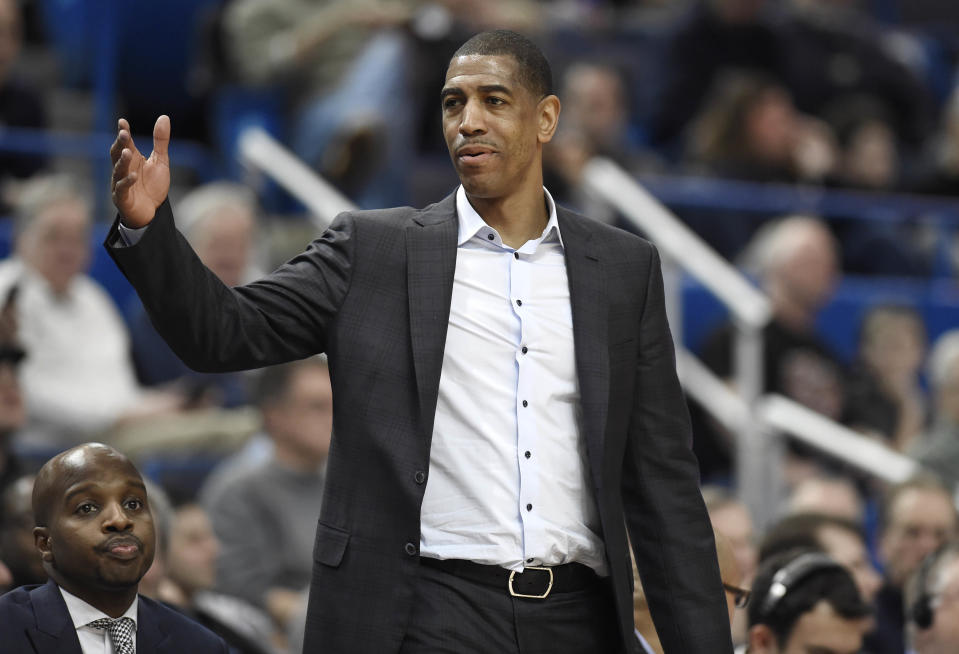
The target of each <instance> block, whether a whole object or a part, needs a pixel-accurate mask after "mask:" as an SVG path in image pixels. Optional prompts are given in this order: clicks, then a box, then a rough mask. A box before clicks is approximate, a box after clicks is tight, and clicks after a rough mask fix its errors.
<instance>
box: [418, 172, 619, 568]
mask: <svg viewBox="0 0 959 654" xmlns="http://www.w3.org/2000/svg"><path fill="white" fill-rule="evenodd" d="M544 191H545V189H544ZM546 198H547V204H548V205H549V221H548V223H547V225H546V229H544V230H543V233H542V236H541V237H540V238H538V239H535V240H532V241H528V242H526V243H525V244H524V245H523V246H522V247H520V248H519V249H518V250H514V249H513V248H511V247H509V246H507V245H505V244H504V243H503V241H502V239H501V238H500V236H499V234H498V233H497V232H496V230H494V229H493V228H491V227H490V226H489V225H487V224H486V223H485V222H484V221H483V219H482V218H481V217H480V216H479V214H477V213H476V211H475V210H474V209H473V207H472V206H471V205H470V203H469V201H468V200H467V198H466V192H465V191H464V189H463V187H462V186H461V187H460V188H459V190H458V191H457V194H456V209H457V214H458V216H459V236H458V241H457V252H456V272H455V274H454V277H453V297H452V303H451V306H450V317H449V328H448V332H447V336H446V350H445V352H444V355H443V367H442V374H441V376H440V385H439V399H438V402H437V407H436V420H435V423H434V427H433V439H432V446H431V450H430V473H429V478H428V481H427V486H426V493H425V497H424V498H423V505H422V511H421V543H420V552H421V554H422V555H423V556H426V557H432V558H438V559H466V560H470V561H474V562H477V563H484V564H492V565H500V566H503V567H505V568H508V569H512V570H522V569H523V567H524V566H525V565H558V564H561V563H568V562H571V561H577V562H580V563H583V564H585V565H588V566H590V567H592V568H593V569H595V570H597V572H599V573H600V574H605V573H606V562H605V556H604V550H603V543H602V539H601V538H600V536H599V532H600V525H599V519H598V512H597V509H596V504H595V500H594V498H593V492H592V487H591V484H590V479H589V468H588V464H587V461H586V450H585V448H586V444H585V439H584V438H583V436H582V429H581V422H582V419H581V418H582V417H581V408H580V395H579V384H578V380H577V376H576V360H575V350H574V346H573V318H572V310H571V307H570V300H569V284H568V281H567V277H566V260H565V255H564V249H563V241H562V236H561V234H560V232H559V224H558V222H557V219H556V207H555V205H554V203H553V199H552V198H551V197H550V196H549V193H546Z"/></svg>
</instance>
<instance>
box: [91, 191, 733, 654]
mask: <svg viewBox="0 0 959 654" xmlns="http://www.w3.org/2000/svg"><path fill="white" fill-rule="evenodd" d="M558 219H559V225H560V230H561V231H562V234H563V241H564V243H565V247H566V264H567V272H568V278H569V287H570V301H571V304H572V314H573V334H574V342H575V348H576V367H577V374H578V376H579V382H580V393H581V402H582V410H583V430H584V437H585V439H586V444H587V452H588V458H589V464H590V472H591V476H592V489H591V490H592V492H593V493H595V497H596V500H597V505H598V507H599V512H600V517H601V521H602V527H603V537H604V541H605V544H606V554H607V556H608V560H609V564H610V571H611V577H612V587H613V592H614V593H615V600H616V606H617V610H618V615H619V622H620V626H621V632H622V637H623V642H624V643H625V644H627V647H628V649H630V650H633V649H635V648H636V647H638V643H637V642H636V639H635V637H634V636H633V622H632V598H631V592H632V575H631V572H630V562H629V554H628V550H627V538H626V526H628V527H629V533H630V535H631V538H632V543H633V547H634V550H635V554H636V559H637V561H638V565H639V571H640V574H641V576H642V579H643V582H644V586H645V590H646V594H647V596H648V598H649V605H650V607H651V610H652V614H653V618H654V620H655V622H656V626H657V629H658V631H659V634H660V639H661V641H662V643H663V644H664V646H665V648H666V652H668V653H669V654H697V653H702V654H707V653H708V654H717V653H721V652H729V651H731V650H732V646H731V644H730V643H731V639H730V635H729V625H728V617H727V613H726V608H725V601H724V595H723V590H722V586H721V584H720V580H719V569H718V565H717V563H716V553H715V545H714V542H713V537H712V530H711V528H710V524H709V519H708V516H707V514H706V511H705V507H704V505H703V502H702V498H701V496H700V494H699V489H698V468H697V464H696V460H695V458H694V457H693V455H692V453H691V451H690V438H691V434H690V427H689V419H688V415H687V411H686V406H685V403H684V399H683V394H682V391H681V389H680V386H679V382H678V380H677V377H676V370H675V361H674V354H673V345H672V341H671V338H670V334H669V327H668V325H667V323H666V314H665V308H664V301H663V287H662V273H661V272H660V265H659V257H658V254H657V253H656V250H655V249H654V248H653V247H652V245H650V244H649V243H648V242H646V241H644V240H643V239H641V238H639V237H637V236H635V235H632V234H628V233H626V232H623V231H621V230H617V229H615V228H612V227H609V226H606V225H603V224H600V223H597V222H594V221H591V220H589V219H587V218H584V217H582V216H578V215H576V214H573V213H571V212H569V211H567V210H565V209H562V208H559V209H558ZM115 230H116V227H115V226H114V231H112V232H111V234H110V235H108V237H107V243H108V244H113V243H116V239H117V235H116V234H115ZM456 235H457V218H456V207H455V200H454V196H453V195H450V196H449V197H447V198H446V199H444V200H443V201H442V202H439V203H437V204H434V205H431V206H429V207H427V208H425V209H422V210H419V209H412V208H408V207H405V208H398V209H387V210H379V211H358V212H351V213H345V214H342V215H340V216H339V217H337V219H336V220H335V221H334V223H333V225H332V226H331V227H330V229H329V230H327V232H326V233H325V234H324V235H323V236H322V237H321V238H319V239H317V240H316V241H314V242H313V243H312V244H310V246H309V247H308V249H307V250H306V251H305V252H304V253H303V254H301V255H299V256H297V257H296V258H294V259H292V260H291V261H289V262H288V263H286V264H285V265H283V266H282V267H280V268H279V269H278V270H276V271H275V272H273V273H272V274H270V275H268V276H267V277H266V278H264V279H263V280H260V281H257V282H254V283H252V284H249V285H247V286H244V287H240V288H236V289H228V288H226V287H225V286H223V284H221V283H220V282H219V281H218V280H217V279H216V278H215V277H214V276H213V275H212V274H211V273H210V272H209V271H208V270H206V269H205V268H204V267H203V266H202V264H200V262H199V260H198V259H197V258H196V256H195V255H194V254H193V252H192V251H191V250H190V248H189V246H188V245H187V244H186V241H185V240H184V239H183V238H182V237H181V236H180V235H179V234H178V233H177V232H176V231H175V230H174V228H173V220H172V213H171V210H170V207H169V205H168V204H167V203H164V204H163V205H162V206H161V208H160V209H159V210H158V212H157V216H156V218H155V220H154V222H153V223H152V224H151V226H150V228H149V229H148V230H147V231H146V232H145V234H144V235H143V237H142V239H141V240H140V241H139V243H137V244H136V245H135V246H132V247H128V248H122V247H108V250H109V252H110V254H111V256H113V258H114V259H115V260H116V262H117V264H118V265H119V266H120V268H121V270H123V272H124V274H125V275H126V276H127V278H128V279H129V280H130V282H131V283H132V284H133V286H134V287H135V288H136V289H137V292H138V293H139V294H140V297H141V298H142V300H143V303H144V305H145V306H146V308H147V311H148V312H149V314H150V316H151V318H152V320H153V322H154V324H155V325H156V327H157V329H158V330H159V331H160V333H161V334H162V335H163V336H164V338H165V339H166V340H167V342H168V343H169V344H170V346H171V347H172V348H173V350H174V351H175V352H176V353H177V354H178V355H179V356H180V357H181V358H182V359H183V360H184V362H186V363H187V365H189V366H190V367H192V368H195V369H197V370H201V371H228V370H238V369H243V368H253V367H259V366H265V365H270V364H276V363H280V362H283V361H289V360H293V359H297V358H302V357H305V356H308V355H311V354H314V353H316V352H321V351H325V352H326V353H327V355H328V357H329V361H330V373H331V377H332V382H333V398H334V417H333V433H334V435H333V443H332V449H331V453H330V459H329V464H328V472H327V475H328V476H327V486H326V494H325V497H324V502H323V510H322V512H321V514H320V517H319V522H318V524H317V530H316V542H315V547H314V561H315V565H314V571H313V583H312V587H311V593H310V606H309V611H308V617H307V625H306V648H305V651H309V652H314V651H324V652H351V653H355V652H370V653H371V654H383V653H385V652H395V651H397V650H398V649H399V646H400V643H401V641H402V638H403V635H404V631H405V627H406V624H407V622H408V619H409V613H410V610H409V609H410V606H411V603H412V602H413V601H414V600H413V589H414V581H415V579H416V576H417V574H418V570H419V564H418V545H419V542H420V534H419V529H420V505H421V503H422V500H423V492H424V489H425V482H424V475H421V474H418V473H426V474H427V475H428V471H429V453H430V439H431V436H432V430H433V419H434V414H435V410H436V402H437V394H438V388H439V379H440V369H441V366H442V360H443V349H444V345H445V339H446V331H447V325H448V320H449V310H450V298H451V294H452V287H453V272H454V268H455V263H456Z"/></svg>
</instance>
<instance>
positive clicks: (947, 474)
mask: <svg viewBox="0 0 959 654" xmlns="http://www.w3.org/2000/svg"><path fill="white" fill-rule="evenodd" d="M927 367H928V371H929V375H928V380H929V391H930V394H931V396H932V403H933V406H932V424H931V426H930V427H929V429H928V430H927V431H926V433H924V434H922V435H921V436H920V437H919V438H917V439H915V441H914V442H913V443H912V444H911V447H910V448H909V455H910V456H911V457H913V458H914V459H916V460H917V461H918V462H919V463H921V464H922V465H923V466H925V467H926V468H928V469H929V470H931V471H932V472H934V473H935V474H936V475H938V476H939V478H940V479H941V480H942V482H943V483H944V484H946V485H947V486H948V487H949V488H951V489H953V490H956V489H957V488H959V329H953V330H950V331H947V332H945V333H944V334H942V335H940V336H939V338H938V339H936V342H935V343H934V344H933V346H932V349H931V350H930V352H929V361H928V364H927Z"/></svg>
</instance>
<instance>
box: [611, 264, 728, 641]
mask: <svg viewBox="0 0 959 654" xmlns="http://www.w3.org/2000/svg"><path fill="white" fill-rule="evenodd" d="M637 359H638V364H637V366H638V367H637V370H636V378H635V379H636V382H635V384H636V386H635V389H636V390H635V396H634V399H633V407H632V413H631V417H630V426H629V436H628V439H627V445H626V456H625V460H624V469H623V478H622V479H623V488H622V491H623V503H624V509H625V514H626V524H627V528H628V529H629V532H630V538H631V541H632V544H633V551H634V554H635V556H636V565H637V568H638V570H639V574H640V578H641V579H642V581H643V589H644V591H645V593H646V596H647V600H648V603H649V607H650V611H651V613H652V617H653V621H654V623H655V624H656V631H657V632H658V634H659V637H660V641H661V642H662V644H663V646H664V651H665V652H666V654H673V653H677V654H678V653H682V654H700V653H701V654H718V653H720V652H731V651H732V638H731V636H730V630H729V618H728V614H727V610H726V604H725V596H724V594H723V589H722V585H721V581H720V576H719V565H718V563H717V560H716V545H715V542H714V540H713V532H712V527H711V526H710V521H709V516H708V514H707V513H706V507H705V505H704V503H703V499H702V495H701V493H700V490H699V468H698V465H697V462H696V459H695V456H694V455H693V453H692V450H691V449H690V446H691V438H692V432H691V428H690V424H689V414H688V411H687V409H686V403H685V400H684V397H683V392H682V389H681V388H680V385H679V379H678V377H677V375H676V362H675V353H674V351H673V341H672V337H671V335H670V332H669V325H668V324H667V321H666V308H665V301H664V297H663V277H662V271H661V270H660V261H659V255H658V253H657V252H656V250H655V248H653V250H652V254H651V257H650V265H649V280H648V287H647V290H646V300H645V306H644V308H643V310H642V315H641V318H640V331H639V354H638V357H637Z"/></svg>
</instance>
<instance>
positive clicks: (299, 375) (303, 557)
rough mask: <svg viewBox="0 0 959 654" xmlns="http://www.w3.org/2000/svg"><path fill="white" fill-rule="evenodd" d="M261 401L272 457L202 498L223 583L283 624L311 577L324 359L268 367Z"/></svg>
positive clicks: (325, 445)
mask: <svg viewBox="0 0 959 654" xmlns="http://www.w3.org/2000/svg"><path fill="white" fill-rule="evenodd" d="M256 401H257V404H258V406H259V407H260V410H261V411H262V414H263V427H264V430H265V431H266V433H267V434H268V435H269V436H270V438H271V439H272V441H273V449H272V452H271V453H270V454H269V458H268V459H267V460H265V461H263V462H261V463H259V464H256V465H253V466H241V467H240V468H238V469H236V470H235V476H234V477H233V478H232V479H222V478H221V479H220V481H219V482H218V484H217V486H216V487H211V488H204V489H203V491H202V493H201V497H202V499H203V504H204V507H205V508H206V509H207V511H208V513H209V515H210V517H211V519H212V520H213V528H214V530H215V532H216V535H217V537H218V538H219V539H220V544H221V551H220V556H219V560H218V564H217V574H216V576H217V589H218V590H219V591H221V592H223V593H226V594H229V595H234V596H236V597H240V598H242V599H245V600H246V601H248V602H250V603H251V604H253V605H254V606H258V607H261V608H264V609H265V610H267V612H268V613H269V614H270V615H271V616H272V617H273V618H274V620H275V621H276V622H277V624H278V625H280V626H281V627H282V628H284V629H285V628H286V627H287V626H288V625H289V623H290V620H291V617H292V616H293V615H295V614H296V613H297V610H298V608H299V606H300V604H301V602H302V593H301V591H302V590H303V589H304V588H306V587H307V586H308V585H309V583H310V578H311V575H312V569H313V542H314V533H313V531H314V529H315V527H316V516H318V515H319V514H320V506H321V504H322V502H323V484H324V480H325V470H324V465H325V462H326V456H327V453H328V451H329V447H330V432H331V429H332V425H333V416H332V408H333V404H332V389H331V387H330V377H329V371H328V370H327V365H326V361H325V359H323V358H320V357H314V358H310V359H305V360H303V361H298V362H294V363H288V364H284V365H281V366H275V367H272V368H267V369H266V370H264V371H263V374H262V376H261V377H260V379H259V380H258V392H257V398H256Z"/></svg>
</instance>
